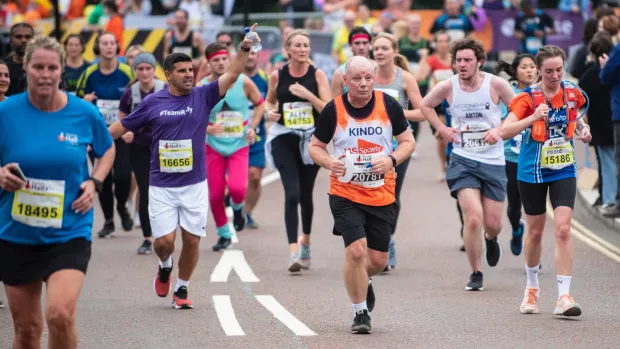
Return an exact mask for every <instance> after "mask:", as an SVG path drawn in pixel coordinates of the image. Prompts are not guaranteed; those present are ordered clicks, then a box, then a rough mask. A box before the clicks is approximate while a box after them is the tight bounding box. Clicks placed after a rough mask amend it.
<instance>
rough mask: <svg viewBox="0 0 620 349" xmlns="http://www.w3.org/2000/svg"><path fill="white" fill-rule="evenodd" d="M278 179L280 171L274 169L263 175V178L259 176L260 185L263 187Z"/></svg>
mask: <svg viewBox="0 0 620 349" xmlns="http://www.w3.org/2000/svg"><path fill="white" fill-rule="evenodd" d="M278 179H280V172H278V171H274V172H271V173H270V174H268V175H264V176H263V178H261V180H260V185H262V186H263V187H264V186H266V185H269V184H271V183H273V182H275V181H277V180H278Z"/></svg>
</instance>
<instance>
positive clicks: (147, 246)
mask: <svg viewBox="0 0 620 349" xmlns="http://www.w3.org/2000/svg"><path fill="white" fill-rule="evenodd" d="M152 252H153V243H152V242H151V241H150V240H144V241H142V245H140V247H138V254H151V253H152Z"/></svg>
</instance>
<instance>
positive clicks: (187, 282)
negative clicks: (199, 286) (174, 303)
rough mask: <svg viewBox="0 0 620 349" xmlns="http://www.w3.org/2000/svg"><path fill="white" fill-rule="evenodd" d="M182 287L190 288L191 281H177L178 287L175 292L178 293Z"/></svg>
mask: <svg viewBox="0 0 620 349" xmlns="http://www.w3.org/2000/svg"><path fill="white" fill-rule="evenodd" d="M181 286H185V287H187V286H189V281H185V280H181V279H177V285H176V287H175V288H174V292H176V291H178V290H179V287H181Z"/></svg>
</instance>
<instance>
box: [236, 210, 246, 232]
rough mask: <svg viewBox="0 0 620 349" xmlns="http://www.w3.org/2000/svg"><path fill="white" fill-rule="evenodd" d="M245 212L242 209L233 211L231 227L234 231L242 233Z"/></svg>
mask: <svg viewBox="0 0 620 349" xmlns="http://www.w3.org/2000/svg"><path fill="white" fill-rule="evenodd" d="M245 222H246V220H245V212H244V211H243V209H242V208H240V209H238V210H233V227H235V230H236V231H242V230H243V229H244V228H245Z"/></svg>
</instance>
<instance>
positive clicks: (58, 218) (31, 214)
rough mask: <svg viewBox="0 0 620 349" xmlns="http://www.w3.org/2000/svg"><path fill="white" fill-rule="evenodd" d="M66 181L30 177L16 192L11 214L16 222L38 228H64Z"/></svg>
mask: <svg viewBox="0 0 620 349" xmlns="http://www.w3.org/2000/svg"><path fill="white" fill-rule="evenodd" d="M64 203H65V181H57V180H43V179H35V178H28V180H27V181H26V187H24V189H20V190H18V191H16V192H15V197H14V198H13V207H12V209H11V216H12V217H13V220H14V221H16V222H20V223H23V224H25V225H29V226H31V227H38V228H56V229H60V228H62V216H63V208H64Z"/></svg>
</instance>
